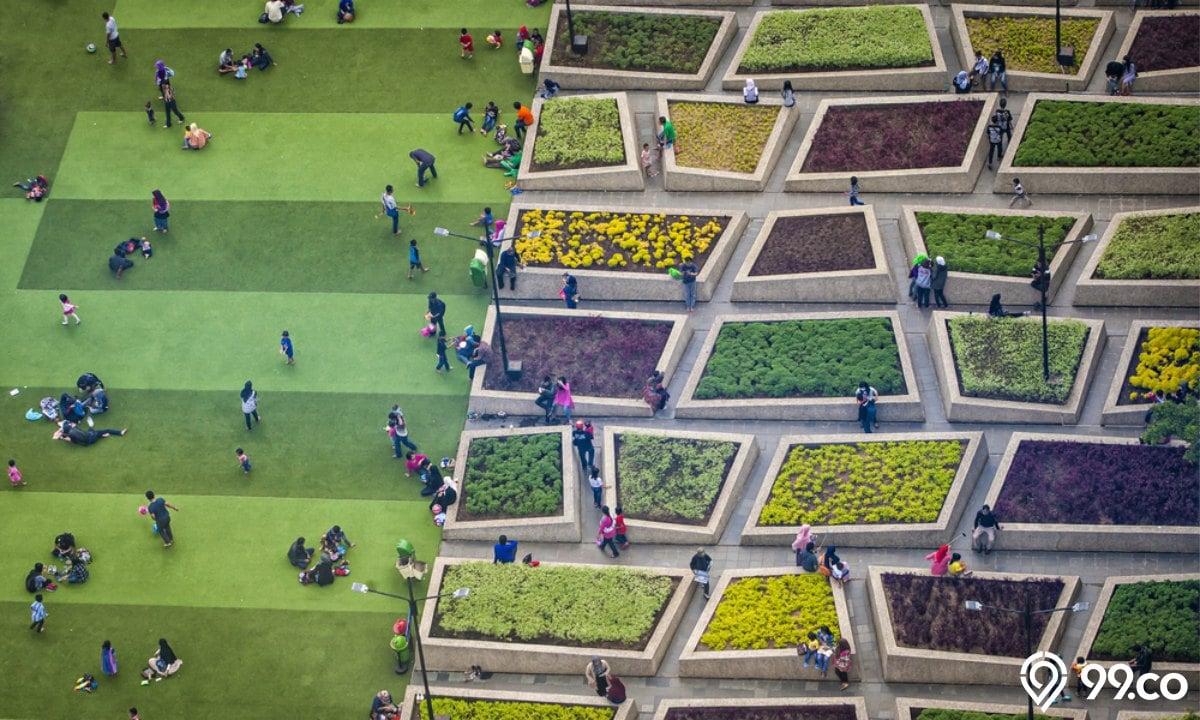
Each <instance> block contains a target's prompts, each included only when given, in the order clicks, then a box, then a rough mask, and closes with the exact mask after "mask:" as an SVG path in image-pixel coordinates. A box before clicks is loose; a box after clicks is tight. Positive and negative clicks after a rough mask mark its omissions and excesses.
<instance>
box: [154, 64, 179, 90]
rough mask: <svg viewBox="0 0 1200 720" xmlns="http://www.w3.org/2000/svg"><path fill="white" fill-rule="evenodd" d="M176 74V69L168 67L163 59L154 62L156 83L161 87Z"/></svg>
mask: <svg viewBox="0 0 1200 720" xmlns="http://www.w3.org/2000/svg"><path fill="white" fill-rule="evenodd" d="M174 76H175V71H174V70H172V69H171V68H169V67H167V64H166V63H165V62H163V61H162V60H159V61H157V62H155V63H154V84H155V85H157V86H158V87H159V88H160V89H161V88H162V84H163V83H165V82H168V81H169V80H170V79H171V78H172V77H174Z"/></svg>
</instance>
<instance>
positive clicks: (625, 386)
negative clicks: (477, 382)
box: [483, 315, 671, 402]
mask: <svg viewBox="0 0 1200 720" xmlns="http://www.w3.org/2000/svg"><path fill="white" fill-rule="evenodd" d="M670 335H671V324H670V323H663V322H649V321H644V320H624V319H620V320H614V319H611V318H605V317H575V316H571V317H555V316H551V315H546V316H544V317H525V316H520V317H509V318H505V320H504V338H505V340H506V341H507V342H508V357H509V359H510V360H521V361H522V363H524V370H525V372H524V373H523V374H522V375H521V379H520V380H517V381H515V382H514V381H512V380H509V379H508V377H507V376H506V375H505V373H504V368H502V367H501V363H500V348H499V347H497V345H496V342H495V337H494V336H493V337H492V338H491V344H492V349H493V350H494V351H495V355H496V358H495V360H496V361H495V362H494V363H492V364H489V365H486V366H485V368H486V372H485V374H484V376H483V387H484V388H485V389H487V390H502V391H507V392H528V393H531V395H530V402H532V401H533V393H535V392H536V390H537V386H538V383H540V382H541V381H542V376H544V375H550V376H553V377H556V378H557V377H558V376H559V375H565V376H566V378H567V380H568V382H570V384H571V394H572V395H577V396H578V395H593V396H600V397H616V398H640V397H641V396H642V387H643V386H644V385H645V383H646V378H648V377H650V373H652V372H654V370H655V369H656V365H657V363H658V361H659V358H661V357H662V353H663V349H664V348H665V347H666V345H667V338H668V337H670Z"/></svg>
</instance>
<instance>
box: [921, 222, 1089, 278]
mask: <svg viewBox="0 0 1200 720" xmlns="http://www.w3.org/2000/svg"><path fill="white" fill-rule="evenodd" d="M916 218H917V224H918V225H919V226H920V228H921V235H922V237H923V238H924V239H925V248H926V252H927V254H928V255H929V256H930V257H938V256H939V255H940V256H942V257H945V258H946V260H947V261H948V262H949V263H950V268H951V269H952V270H954V271H955V272H966V273H981V274H984V275H1004V276H1006V277H1027V276H1028V275H1029V272H1030V269H1031V268H1032V267H1033V265H1034V263H1036V262H1037V258H1038V253H1037V247H1036V246H1037V242H1038V228H1039V227H1044V228H1045V229H1046V255H1047V257H1050V258H1053V257H1054V253H1055V252H1056V251H1057V250H1058V245H1059V243H1061V242H1062V241H1063V240H1064V239H1065V238H1066V237H1067V233H1069V232H1070V231H1071V227H1072V226H1074V224H1075V218H1073V217H1040V216H1039V217H1019V216H1013V215H971V214H964V213H941V212H918V213H916ZM988 230H994V231H995V232H998V233H1000V234H1001V235H1003V236H1004V237H1006V238H1012V239H1013V240H1020V241H1021V242H1024V243H1032V244H1033V246H1034V247H1029V246H1028V245H1023V244H1021V243H1019V242H1007V241H1005V240H989V239H988V238H987V235H986V233H987V231H988Z"/></svg>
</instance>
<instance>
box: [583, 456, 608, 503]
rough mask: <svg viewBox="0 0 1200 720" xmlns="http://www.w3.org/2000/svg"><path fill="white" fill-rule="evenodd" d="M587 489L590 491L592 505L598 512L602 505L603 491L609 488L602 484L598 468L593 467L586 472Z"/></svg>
mask: <svg viewBox="0 0 1200 720" xmlns="http://www.w3.org/2000/svg"><path fill="white" fill-rule="evenodd" d="M588 487H590V488H591V489H592V503H593V504H594V505H595V506H596V509H597V510H599V509H600V508H601V507H602V506H603V505H604V503H603V500H604V490H605V489H606V488H608V487H610V486H608V485H605V484H604V480H603V479H601V477H600V468H598V467H596V466H595V465H593V466H592V468H591V470H589V471H588Z"/></svg>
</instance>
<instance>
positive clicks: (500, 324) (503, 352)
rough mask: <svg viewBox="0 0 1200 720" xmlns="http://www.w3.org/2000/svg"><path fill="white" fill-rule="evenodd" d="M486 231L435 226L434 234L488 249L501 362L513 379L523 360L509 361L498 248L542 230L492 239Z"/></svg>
mask: <svg viewBox="0 0 1200 720" xmlns="http://www.w3.org/2000/svg"><path fill="white" fill-rule="evenodd" d="M484 232H485V235H484V236H483V237H481V238H473V237H471V236H470V235H460V234H459V233H453V232H450V231H449V230H447V229H446V228H444V227H435V228H434V229H433V234H434V235H441V236H443V237H456V238H462V239H464V240H470V241H471V242H478V243H479V245H480V246H481V247H483V249H484V250H485V251H487V258H488V275H489V276H490V278H491V280H490V281H489V282H490V283H491V285H492V304H493V305H495V306H496V340H497V341H499V345H500V362H501V363H502V364H503V366H504V374H505V375H507V376H508V377H509V379H511V380H517V379H519V378H520V377H521V370H522V368H521V361H520V360H515V361H513V363H512V364H509V362H508V344H507V343H505V342H504V318H503V316H502V314H501V312H500V288H499V286H498V284H497V282H496V248H497V247H499V246H500V245H501V244H503V243H504V241H505V240H510V239H511V240H512V241H513V242H514V243H515V242H516V241H517V240H524V239H526V238H536V237H541V235H542V231H541V230H534V231H533V232H531V233H529V234H528V235H522V236H521V237H519V238H506V237H493V238H492V239H491V240H490V241H489V240H488V236H489V235H490V234H491V230H490V228H484Z"/></svg>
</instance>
